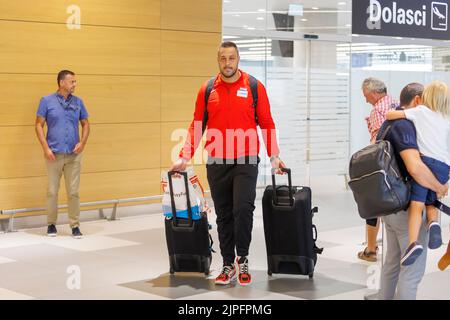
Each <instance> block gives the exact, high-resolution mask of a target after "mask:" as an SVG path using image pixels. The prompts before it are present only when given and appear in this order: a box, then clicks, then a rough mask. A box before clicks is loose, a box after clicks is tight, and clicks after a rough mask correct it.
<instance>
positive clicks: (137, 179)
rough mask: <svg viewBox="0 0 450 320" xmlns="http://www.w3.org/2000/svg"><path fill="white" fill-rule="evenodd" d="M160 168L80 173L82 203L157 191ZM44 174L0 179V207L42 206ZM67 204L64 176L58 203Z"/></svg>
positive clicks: (45, 178)
mask: <svg viewBox="0 0 450 320" xmlns="http://www.w3.org/2000/svg"><path fill="white" fill-rule="evenodd" d="M160 177H161V173H160V170H159V169H147V170H127V171H116V172H100V173H86V174H82V175H81V186H80V200H81V201H82V202H88V201H97V200H111V199H123V198H133V197H139V196H143V195H152V194H160V193H161V192H160ZM46 190H47V177H45V176H44V177H33V178H17V179H0V194H1V196H0V208H1V209H3V210H6V209H18V208H34V207H45V202H46ZM65 203H66V191H65V187H64V179H61V187H60V192H59V204H65Z"/></svg>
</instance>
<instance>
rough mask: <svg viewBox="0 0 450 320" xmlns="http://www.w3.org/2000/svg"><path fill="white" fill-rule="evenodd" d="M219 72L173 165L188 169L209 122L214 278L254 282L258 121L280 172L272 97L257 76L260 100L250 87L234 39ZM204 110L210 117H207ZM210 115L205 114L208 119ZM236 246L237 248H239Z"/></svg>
mask: <svg viewBox="0 0 450 320" xmlns="http://www.w3.org/2000/svg"><path fill="white" fill-rule="evenodd" d="M217 60H218V64H219V69H220V73H219V74H218V75H217V76H216V78H215V80H214V83H213V84H212V88H211V91H210V95H209V98H208V100H207V104H206V106H207V108H206V112H205V92H206V90H207V86H208V82H207V83H205V84H204V85H203V86H202V87H201V88H200V91H199V92H198V95H197V101H196V105H195V112H194V120H193V121H192V123H191V125H190V127H189V133H188V136H187V139H186V143H185V145H184V147H183V149H182V150H181V152H180V154H179V159H178V160H177V161H175V162H174V163H173V165H172V167H171V170H175V171H184V170H185V169H186V166H187V162H188V161H189V160H190V159H191V158H192V157H193V155H194V153H195V150H196V149H197V147H198V145H199V143H200V141H201V138H202V135H203V130H202V128H203V129H204V124H205V123H206V128H207V131H206V138H207V142H206V145H205V148H206V150H207V151H208V155H209V158H208V162H207V164H206V169H207V176H208V183H209V186H210V189H211V196H212V199H213V201H214V207H215V211H216V215H217V220H216V221H217V231H218V234H219V242H220V251H221V255H222V258H223V268H222V270H221V273H220V274H219V276H218V277H217V278H216V280H215V283H216V284H229V283H230V282H231V281H233V280H235V279H236V278H237V280H238V282H239V283H240V284H241V285H248V284H250V283H251V276H250V272H249V269H248V259H247V256H248V250H249V247H250V241H251V232H252V228H253V211H254V209H255V205H254V202H255V197H256V181H257V177H258V163H259V160H260V159H259V157H258V154H259V139H258V134H257V129H256V127H257V125H259V126H260V128H261V132H262V136H263V139H264V142H265V145H266V149H267V153H268V156H269V157H270V160H271V165H272V168H274V169H275V172H276V173H278V174H282V172H281V170H280V168H284V167H285V165H284V163H283V162H282V161H281V160H280V158H279V149H278V144H277V141H276V133H275V124H274V122H273V119H272V116H271V113H270V105H269V99H268V98H267V93H266V90H265V88H264V86H263V84H262V83H260V82H259V81H257V93H258V94H257V96H258V98H257V105H256V109H255V106H254V105H253V101H254V97H253V95H252V92H251V87H250V76H249V75H248V74H247V73H245V72H243V71H242V70H240V69H238V65H239V51H238V48H237V46H236V44H234V43H233V42H224V43H222V44H221V45H220V48H219V51H218V58H217ZM205 113H206V114H207V117H205ZM205 119H207V120H205ZM235 250H236V251H235Z"/></svg>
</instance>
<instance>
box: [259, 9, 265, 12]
mask: <svg viewBox="0 0 450 320" xmlns="http://www.w3.org/2000/svg"><path fill="white" fill-rule="evenodd" d="M258 12H266V9H258Z"/></svg>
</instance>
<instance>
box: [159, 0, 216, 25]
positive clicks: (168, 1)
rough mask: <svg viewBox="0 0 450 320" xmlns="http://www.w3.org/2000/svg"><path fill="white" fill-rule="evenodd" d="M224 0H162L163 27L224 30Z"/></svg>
mask: <svg viewBox="0 0 450 320" xmlns="http://www.w3.org/2000/svg"><path fill="white" fill-rule="evenodd" d="M221 6H222V1H211V0H195V1H179V0H162V1H161V28H162V29H172V30H173V29H175V30H192V31H204V32H216V33H221V32H222V8H221Z"/></svg>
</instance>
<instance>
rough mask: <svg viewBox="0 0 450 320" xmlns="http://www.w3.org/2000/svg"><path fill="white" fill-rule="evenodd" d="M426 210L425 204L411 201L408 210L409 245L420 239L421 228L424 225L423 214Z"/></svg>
mask: <svg viewBox="0 0 450 320" xmlns="http://www.w3.org/2000/svg"><path fill="white" fill-rule="evenodd" d="M424 208H425V204H424V203H423V202H418V201H411V202H410V204H409V210H408V231H409V244H411V243H413V242H415V241H417V239H418V238H419V231H420V226H421V225H422V212H423V209H424Z"/></svg>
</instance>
